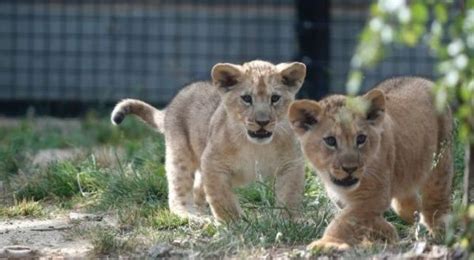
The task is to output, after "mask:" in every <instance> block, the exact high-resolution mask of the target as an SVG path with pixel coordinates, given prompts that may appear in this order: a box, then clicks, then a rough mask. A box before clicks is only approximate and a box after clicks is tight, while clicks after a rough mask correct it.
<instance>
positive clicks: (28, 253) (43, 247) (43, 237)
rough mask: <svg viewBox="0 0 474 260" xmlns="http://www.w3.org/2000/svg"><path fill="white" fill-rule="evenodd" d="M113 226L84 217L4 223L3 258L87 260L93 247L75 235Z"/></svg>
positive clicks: (0, 229)
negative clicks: (72, 259)
mask: <svg viewBox="0 0 474 260" xmlns="http://www.w3.org/2000/svg"><path fill="white" fill-rule="evenodd" d="M113 224H114V223H113V220H111V219H108V218H102V217H98V216H94V215H90V214H81V213H69V214H68V215H61V216H56V217H53V218H50V219H30V218H27V219H12V220H2V221H0V237H1V239H0V257H36V256H47V257H86V256H88V255H89V254H90V253H91V252H92V249H93V245H92V244H91V242H90V241H87V240H85V239H83V238H80V237H78V236H76V235H74V234H73V233H77V230H86V229H90V228H93V227H94V226H105V225H113Z"/></svg>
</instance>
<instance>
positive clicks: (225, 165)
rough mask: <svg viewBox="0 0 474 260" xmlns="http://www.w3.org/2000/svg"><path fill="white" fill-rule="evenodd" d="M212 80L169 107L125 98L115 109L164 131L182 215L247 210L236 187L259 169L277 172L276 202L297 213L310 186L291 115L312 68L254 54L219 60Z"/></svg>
mask: <svg viewBox="0 0 474 260" xmlns="http://www.w3.org/2000/svg"><path fill="white" fill-rule="evenodd" d="M211 74H212V83H211V82H196V83H193V84H191V85H189V86H187V87H186V88H184V89H183V90H181V91H180V92H179V93H178V95H177V96H176V97H175V98H174V99H173V101H172V102H171V103H170V104H169V105H168V107H167V108H166V110H162V111H160V110H157V109H156V108H154V107H152V106H150V105H148V104H146V103H144V102H142V101H138V100H133V99H126V100H124V101H122V102H120V103H118V104H117V105H116V107H115V109H114V110H113V112H112V122H113V123H115V124H120V123H121V122H122V120H123V119H124V117H125V116H126V115H127V114H134V115H137V116H138V117H140V118H141V119H142V120H144V121H145V122H146V123H148V124H149V125H151V126H152V127H154V128H156V129H158V130H159V131H160V132H162V133H163V134H164V136H165V144H166V164H165V168H166V175H167V180H168V189H169V196H168V199H169V207H170V210H171V211H172V212H173V213H176V214H178V215H180V216H182V217H193V216H196V214H199V213H200V212H202V211H203V208H204V207H205V206H206V204H205V203H206V200H207V202H208V203H209V205H210V207H211V210H212V213H213V215H214V216H215V218H216V219H217V220H219V221H229V220H234V219H236V218H238V217H239V216H240V214H241V209H240V207H239V204H238V201H237V198H236V196H235V195H234V193H233V188H234V187H237V186H240V185H243V184H246V183H249V182H250V181H252V180H255V178H256V177H257V175H258V174H260V175H262V176H264V177H265V176H273V177H275V193H276V202H277V204H278V205H279V206H281V207H284V208H286V209H287V211H285V212H284V213H283V214H284V215H290V216H291V215H297V213H298V211H299V206H300V202H301V199H302V196H303V189H304V159H303V154H302V152H301V148H300V145H299V142H298V140H297V138H296V136H295V135H294V133H293V131H292V130H291V126H290V123H289V121H288V117H287V111H288V107H289V104H290V103H291V102H292V101H293V100H294V97H295V94H296V93H297V92H298V90H299V89H300V87H301V85H302V83H303V81H304V78H305V75H306V67H305V65H304V64H302V63H299V62H293V63H281V64H278V65H273V64H271V63H269V62H264V61H259V60H255V61H251V62H248V63H244V64H243V65H236V64H229V63H219V64H217V65H215V66H214V67H213V68H212V72H211Z"/></svg>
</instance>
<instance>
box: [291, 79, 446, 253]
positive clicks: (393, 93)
mask: <svg viewBox="0 0 474 260" xmlns="http://www.w3.org/2000/svg"><path fill="white" fill-rule="evenodd" d="M432 85H433V83H432V82H430V81H428V80H425V79H422V78H414V77H407V78H394V79H390V80H386V81H384V82H382V83H380V84H379V85H378V86H377V87H376V88H375V89H373V90H371V91H369V92H368V93H367V94H365V95H364V96H361V97H357V98H354V99H351V98H347V97H345V96H340V95H334V96H330V97H328V98H325V99H323V100H321V101H320V102H315V101H310V100H301V101H296V102H294V103H293V104H292V105H291V106H290V109H289V119H290V122H291V123H292V126H293V128H294V130H295V132H296V133H297V135H298V136H299V139H300V141H301V145H302V147H303V152H304V154H305V156H306V157H307V158H308V159H309V160H310V161H311V163H312V165H313V166H314V168H315V169H316V171H317V173H318V175H319V177H320V178H321V180H322V181H323V183H324V185H325V187H326V190H327V192H328V194H329V196H330V197H331V199H332V200H333V201H334V202H336V204H337V205H338V206H339V207H340V208H341V209H342V210H341V211H340V212H339V214H338V215H337V216H336V217H335V218H334V219H333V221H332V222H331V223H330V224H329V226H328V227H327V228H326V231H325V232H324V235H323V237H322V238H321V239H319V240H317V241H315V242H313V243H311V244H310V245H309V248H310V249H311V248H323V249H324V248H336V249H346V248H348V247H350V246H353V245H356V244H358V243H360V242H362V241H364V240H366V241H367V240H368V241H373V240H377V239H382V240H385V241H388V242H393V241H395V240H397V239H398V235H397V233H396V231H395V228H394V227H393V226H392V225H391V224H390V223H389V222H387V221H386V220H385V219H384V218H383V216H382V214H383V213H384V212H385V211H386V210H387V209H388V208H389V206H390V205H391V206H392V208H393V209H394V210H395V212H396V213H397V214H398V215H400V217H401V218H402V219H404V220H405V221H408V222H413V221H414V212H415V211H419V212H421V217H422V218H421V220H422V223H423V224H424V225H426V227H427V228H428V229H429V230H430V231H431V232H435V233H436V231H440V230H441V229H442V228H443V221H444V217H446V214H447V213H448V212H449V210H450V188H451V178H452V175H453V162H452V154H451V137H452V136H451V130H452V129H451V128H452V121H451V113H450V111H449V109H446V111H445V112H444V113H442V114H439V113H437V112H436V109H435V107H434V105H433V99H432V95H431V90H432Z"/></svg>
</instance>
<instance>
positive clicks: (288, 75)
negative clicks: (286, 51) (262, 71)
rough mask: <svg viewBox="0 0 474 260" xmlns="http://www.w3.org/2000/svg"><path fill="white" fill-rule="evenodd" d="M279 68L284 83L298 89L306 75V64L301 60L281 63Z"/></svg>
mask: <svg viewBox="0 0 474 260" xmlns="http://www.w3.org/2000/svg"><path fill="white" fill-rule="evenodd" d="M277 70H278V72H279V73H280V75H281V78H282V82H283V84H284V85H286V86H288V87H290V88H294V89H295V90H298V89H299V88H300V87H301V85H303V81H304V78H305V77H306V65H304V64H303V63H301V62H292V63H280V64H278V65H277Z"/></svg>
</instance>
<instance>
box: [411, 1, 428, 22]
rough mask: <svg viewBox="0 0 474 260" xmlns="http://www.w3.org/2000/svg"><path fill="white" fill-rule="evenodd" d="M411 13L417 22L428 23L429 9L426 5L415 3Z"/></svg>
mask: <svg viewBox="0 0 474 260" xmlns="http://www.w3.org/2000/svg"><path fill="white" fill-rule="evenodd" d="M411 13H412V14H413V20H414V21H415V22H419V23H426V21H428V9H427V8H426V6H425V5H424V4H421V3H414V4H413V5H412V6H411Z"/></svg>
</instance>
